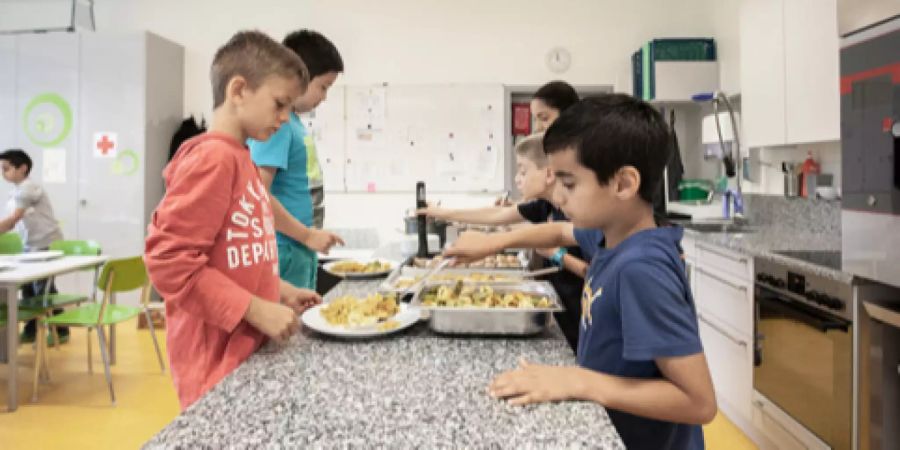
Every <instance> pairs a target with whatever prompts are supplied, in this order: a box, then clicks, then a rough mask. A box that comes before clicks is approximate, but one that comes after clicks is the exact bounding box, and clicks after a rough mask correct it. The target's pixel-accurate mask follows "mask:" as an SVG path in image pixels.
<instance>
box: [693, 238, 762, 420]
mask: <svg viewBox="0 0 900 450" xmlns="http://www.w3.org/2000/svg"><path fill="white" fill-rule="evenodd" d="M688 245H690V246H691V253H690V254H689V253H688V252H687V250H685V262H686V263H687V264H688V265H689V266H690V267H691V271H690V272H691V276H690V279H691V280H690V283H691V289H692V290H693V293H694V301H695V302H696V306H697V319H698V324H699V331H700V339H701V341H702V342H703V350H704V352H705V354H706V360H707V363H708V364H709V370H710V373H711V375H712V380H713V385H714V386H715V389H716V397H717V400H718V402H719V408H720V409H721V410H722V411H723V412H725V414H726V415H727V416H728V417H729V418H730V419H731V420H732V421H733V422H735V423H736V424H737V425H738V426H741V427H745V426H748V425H749V424H750V423H751V420H752V395H753V275H752V274H753V260H752V258H749V257H748V256H746V255H744V254H741V253H738V252H734V251H732V250H729V249H726V248H723V247H720V246H717V245H713V244H709V243H706V242H699V241H698V242H694V241H693V239H691V240H689V243H688ZM682 247H685V244H684V242H682Z"/></svg>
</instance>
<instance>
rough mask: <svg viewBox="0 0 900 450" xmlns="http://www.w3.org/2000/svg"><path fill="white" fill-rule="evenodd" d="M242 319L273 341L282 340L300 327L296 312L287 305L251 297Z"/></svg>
mask: <svg viewBox="0 0 900 450" xmlns="http://www.w3.org/2000/svg"><path fill="white" fill-rule="evenodd" d="M244 320H246V321H247V322H249V323H250V325H253V327H254V328H256V329H257V330H259V331H260V332H262V334H265V335H266V336H268V337H270V338H271V339H272V340H274V341H275V342H279V343H280V342H284V341H286V340H287V339H288V338H290V337H291V335H293V334H294V333H296V332H297V330H299V329H300V324H299V322H297V313H296V312H294V310H293V309H292V308H290V307H288V306H285V305H282V304H281V303H275V302H270V301H266V300H263V299H261V298H257V297H253V298H252V299H251V300H250V307H249V308H247V312H245V313H244Z"/></svg>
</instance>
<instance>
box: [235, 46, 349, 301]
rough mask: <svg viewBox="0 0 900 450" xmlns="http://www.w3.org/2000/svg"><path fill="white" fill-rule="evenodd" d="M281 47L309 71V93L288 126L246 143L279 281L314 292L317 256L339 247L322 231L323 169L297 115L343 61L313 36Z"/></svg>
mask: <svg viewBox="0 0 900 450" xmlns="http://www.w3.org/2000/svg"><path fill="white" fill-rule="evenodd" d="M284 45H285V46H286V47H287V48H289V49H291V50H293V52H294V53H296V54H297V56H299V57H300V59H302V60H303V62H304V63H305V64H306V67H307V68H308V69H309V76H310V82H309V88H308V89H307V90H306V93H304V94H303V95H301V96H300V97H298V98H297V101H296V102H295V103H294V105H293V109H292V111H291V113H290V118H289V119H288V123H286V124H284V126H282V127H281V129H280V130H278V132H277V133H275V135H273V136H272V137H271V138H270V139H269V140H267V141H265V142H259V141H253V140H251V141H250V142H249V145H250V152H251V154H252V156H253V162H255V163H256V165H257V166H259V174H260V177H261V178H262V180H263V184H264V185H265V186H266V188H267V189H269V191H270V192H271V193H272V195H273V199H272V206H273V207H274V209H275V229H276V230H278V236H277V239H278V253H279V255H280V260H279V262H278V266H279V273H280V274H281V278H283V279H285V280H287V281H289V282H291V283H292V284H294V285H295V286H299V287H304V288H307V289H315V288H316V272H317V269H318V256H317V255H316V252H322V253H328V250H329V249H331V247H332V246H334V245H335V244H343V243H344V242H343V240H341V238H340V236H338V235H336V234H334V233H331V232H328V231H324V230H322V229H321V228H322V226H323V225H324V220H325V218H324V216H325V207H324V206H323V201H324V200H323V199H324V190H323V186H322V169H321V167H320V166H319V157H318V155H317V153H316V147H315V141H314V140H313V137H312V136H311V135H310V134H309V133H308V132H307V130H306V127H305V126H304V125H303V122H301V121H300V117H299V114H302V113H305V112H309V111H312V110H313V109H315V108H316V107H317V106H319V104H320V103H322V101H323V100H325V97H326V96H327V93H328V89H329V88H331V86H332V85H333V84H334V82H335V80H337V77H338V75H339V74H340V73H341V72H343V71H344V61H343V60H342V59H341V55H340V54H339V53H338V51H337V48H336V47H335V46H334V44H332V43H331V41H329V40H328V39H327V38H326V37H325V36H322V35H321V34H319V33H317V32H315V31H312V30H299V31H295V32H293V33H291V34H289V35H287V37H285V38H284Z"/></svg>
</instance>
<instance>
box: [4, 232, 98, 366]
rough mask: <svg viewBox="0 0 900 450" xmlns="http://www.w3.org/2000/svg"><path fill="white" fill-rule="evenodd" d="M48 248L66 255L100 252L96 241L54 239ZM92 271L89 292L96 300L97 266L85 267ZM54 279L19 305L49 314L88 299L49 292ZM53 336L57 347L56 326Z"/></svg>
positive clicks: (89, 254)
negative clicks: (42, 289) (92, 279)
mask: <svg viewBox="0 0 900 450" xmlns="http://www.w3.org/2000/svg"><path fill="white" fill-rule="evenodd" d="M50 250H57V251H61V252H63V254H64V255H66V256H97V255H99V254H100V244H98V243H97V242H96V241H55V242H53V243H51V244H50ZM87 270H93V271H94V283H93V284H94V292H93V293H92V294H91V299H92V300H94V301H96V299H97V276H98V270H99V269H98V268H97V267H94V268H93V269H87ZM55 281H56V277H50V280H49V282H48V283H46V284H45V290H44V292H43V294H39V293H35V294H36V295H34V296H33V297H28V298H26V299H22V301H20V302H19V306H20V307H22V308H26V309H31V310H35V311H41V312H44V313H47V314H49V312H51V311H53V310H54V309H58V308H62V307H64V306H69V305H78V304H81V303H83V302H85V301H87V300H88V298H87V296H86V295H84V294H69V293H58V294H51V293H50V286H51V285H53V283H54V282H55ZM53 338H54V341H53V342H54V345H55V346H56V348H57V349H58V348H59V346H58V345H56V344H58V343H59V342H60V341H59V333H57V331H56V328H55V327H54V328H53ZM88 345H90V341H88Z"/></svg>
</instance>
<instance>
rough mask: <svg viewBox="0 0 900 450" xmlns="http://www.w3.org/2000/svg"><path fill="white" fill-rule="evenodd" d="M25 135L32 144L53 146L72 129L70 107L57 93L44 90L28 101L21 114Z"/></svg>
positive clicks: (63, 138)
mask: <svg viewBox="0 0 900 450" xmlns="http://www.w3.org/2000/svg"><path fill="white" fill-rule="evenodd" d="M22 119H23V120H24V125H25V135H26V136H28V139H29V140H31V142H32V143H34V145H38V146H41V147H54V146H56V145H59V143H60V142H62V141H63V140H65V139H66V137H68V136H69V132H70V131H72V108H71V107H70V106H69V102H67V101H66V100H65V99H63V98H62V97H61V96H60V95H59V94H54V93H52V92H46V93H43V94H39V95H37V96H35V97H34V98H33V99H31V101H30V102H28V105H27V106H26V107H25V112H24V114H22Z"/></svg>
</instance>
